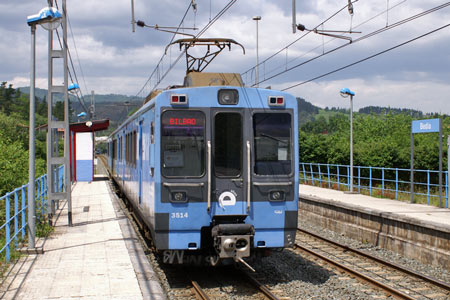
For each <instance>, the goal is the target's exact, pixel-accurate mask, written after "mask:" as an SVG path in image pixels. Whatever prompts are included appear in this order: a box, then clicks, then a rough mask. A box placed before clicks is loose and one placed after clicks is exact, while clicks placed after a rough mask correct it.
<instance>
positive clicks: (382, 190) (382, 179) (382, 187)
mask: <svg viewBox="0 0 450 300" xmlns="http://www.w3.org/2000/svg"><path fill="white" fill-rule="evenodd" d="M381 194H382V195H383V196H384V167H382V168H381Z"/></svg>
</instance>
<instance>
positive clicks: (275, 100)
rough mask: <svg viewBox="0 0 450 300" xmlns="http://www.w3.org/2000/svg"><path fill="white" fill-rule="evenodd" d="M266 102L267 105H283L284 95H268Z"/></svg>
mask: <svg viewBox="0 0 450 300" xmlns="http://www.w3.org/2000/svg"><path fill="white" fill-rule="evenodd" d="M267 104H268V105H269V106H284V105H285V102H284V97H283V96H269V97H268V98H267Z"/></svg>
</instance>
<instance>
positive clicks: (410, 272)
mask: <svg viewBox="0 0 450 300" xmlns="http://www.w3.org/2000/svg"><path fill="white" fill-rule="evenodd" d="M297 230H298V231H301V232H303V233H306V234H309V235H311V236H313V237H315V238H317V239H320V240H323V241H326V242H328V243H330V244H333V245H335V246H338V247H341V248H343V249H345V250H346V251H351V252H353V253H356V254H358V255H361V256H364V257H367V258H370V259H372V260H374V261H376V262H378V263H380V264H384V265H385V266H388V267H391V268H393V269H395V270H398V271H401V272H403V273H405V274H408V275H411V276H414V277H417V278H419V279H420V280H423V281H426V282H429V283H431V284H434V285H436V286H438V287H440V288H443V289H445V290H447V291H450V285H449V284H447V283H445V282H443V281H440V280H438V279H436V278H432V277H429V276H427V275H424V274H421V273H418V272H416V271H413V270H411V269H407V268H405V267H403V266H401V265H398V264H395V263H392V262H389V261H386V260H383V259H381V258H378V257H376V256H373V255H370V254H368V253H365V252H363V251H360V250H358V249H354V248H351V247H349V246H346V245H343V244H340V243H338V242H335V241H332V240H330V239H327V238H325V237H322V236H320V235H317V234H315V233H313V232H310V231H308V230H305V229H302V228H297Z"/></svg>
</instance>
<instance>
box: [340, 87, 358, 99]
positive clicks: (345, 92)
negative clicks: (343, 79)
mask: <svg viewBox="0 0 450 300" xmlns="http://www.w3.org/2000/svg"><path fill="white" fill-rule="evenodd" d="M340 94H341V96H342V97H344V98H347V97H348V96H355V92H352V91H351V90H350V89H348V88H343V89H342V90H341V91H340Z"/></svg>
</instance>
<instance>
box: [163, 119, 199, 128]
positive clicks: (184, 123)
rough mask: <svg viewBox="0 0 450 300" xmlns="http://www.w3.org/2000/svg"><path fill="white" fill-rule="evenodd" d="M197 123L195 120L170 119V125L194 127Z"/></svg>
mask: <svg viewBox="0 0 450 300" xmlns="http://www.w3.org/2000/svg"><path fill="white" fill-rule="evenodd" d="M197 123H199V122H198V121H197V119H196V118H170V119H169V124H170V125H182V126H194V125H197Z"/></svg>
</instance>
